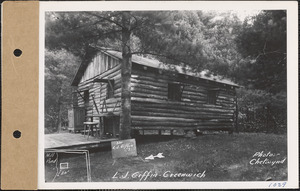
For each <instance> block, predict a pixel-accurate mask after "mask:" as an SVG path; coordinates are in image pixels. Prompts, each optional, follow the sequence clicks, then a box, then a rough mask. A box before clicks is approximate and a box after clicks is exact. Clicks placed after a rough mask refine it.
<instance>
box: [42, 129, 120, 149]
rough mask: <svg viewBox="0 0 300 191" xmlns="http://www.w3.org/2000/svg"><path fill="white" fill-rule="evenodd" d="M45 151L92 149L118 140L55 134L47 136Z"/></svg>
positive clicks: (73, 134) (77, 134) (65, 133)
mask: <svg viewBox="0 0 300 191" xmlns="http://www.w3.org/2000/svg"><path fill="white" fill-rule="evenodd" d="M44 139H45V149H90V148H96V147H101V146H106V145H110V142H111V141H116V140H118V138H103V139H99V138H98V137H93V136H90V137H89V138H88V139H87V136H84V135H83V134H79V133H76V134H75V133H67V132H64V133H55V134H46V135H45V138H44Z"/></svg>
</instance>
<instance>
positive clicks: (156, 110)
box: [69, 50, 238, 137]
mask: <svg viewBox="0 0 300 191" xmlns="http://www.w3.org/2000/svg"><path fill="white" fill-rule="evenodd" d="M121 63H122V53H121V52H118V51H113V50H105V51H98V52H97V53H96V54H95V56H93V57H92V58H91V59H89V60H88V61H85V62H82V64H81V65H80V67H79V68H78V70H77V73H76V75H75V77H74V79H73V81H72V84H71V85H72V86H73V87H74V96H73V98H74V99H73V107H72V109H71V110H69V118H70V116H71V122H70V123H69V124H70V129H69V130H72V131H76V130H82V128H83V121H84V120H87V119H86V117H87V116H99V119H100V121H101V119H102V121H101V124H100V125H102V126H103V127H102V128H103V130H102V132H101V133H102V134H105V135H107V134H110V135H111V136H112V137H118V132H119V127H120V125H119V124H120V113H121V112H122V111H121V104H120V103H121V81H122V79H121ZM237 87H238V85H237V84H235V83H233V82H232V81H230V80H228V79H224V78H221V77H220V76H212V75H206V73H205V72H201V73H195V72H190V71H188V70H186V69H184V68H183V67H180V66H170V65H167V64H163V63H161V62H159V61H158V60H156V59H150V58H146V57H142V56H138V55H132V75H131V118H132V124H131V125H132V126H131V130H132V131H134V132H139V133H140V132H144V131H145V130H151V131H153V130H157V131H158V132H159V133H161V132H163V131H169V132H171V133H172V132H173V131H175V132H176V131H185V132H186V131H189V130H193V131H199V130H225V131H228V132H232V130H233V128H234V121H235V117H236V116H235V110H236V88H237Z"/></svg>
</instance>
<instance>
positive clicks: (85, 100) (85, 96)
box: [83, 90, 90, 106]
mask: <svg viewBox="0 0 300 191" xmlns="http://www.w3.org/2000/svg"><path fill="white" fill-rule="evenodd" d="M83 98H84V105H85V106H88V105H89V101H90V100H89V99H90V94H89V90H85V91H84V94H83Z"/></svg>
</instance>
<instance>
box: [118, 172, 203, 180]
mask: <svg viewBox="0 0 300 191" xmlns="http://www.w3.org/2000/svg"><path fill="white" fill-rule="evenodd" d="M205 172H206V171H203V172H199V173H186V172H179V173H177V172H176V173H174V172H171V171H165V172H163V173H161V174H159V173H157V172H155V171H151V170H150V171H138V172H129V171H127V172H125V173H124V172H123V173H120V172H116V173H115V174H114V175H113V177H112V178H113V179H123V180H124V179H137V180H139V181H146V180H148V179H151V178H157V177H162V178H199V179H200V178H204V177H205Z"/></svg>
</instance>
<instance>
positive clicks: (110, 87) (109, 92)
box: [106, 80, 115, 99]
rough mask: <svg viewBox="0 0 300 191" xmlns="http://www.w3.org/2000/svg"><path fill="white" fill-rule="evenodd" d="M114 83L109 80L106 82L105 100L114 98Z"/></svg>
mask: <svg viewBox="0 0 300 191" xmlns="http://www.w3.org/2000/svg"><path fill="white" fill-rule="evenodd" d="M114 89H115V82H114V80H110V82H107V85H106V99H110V98H114V97H115V90H114Z"/></svg>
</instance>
